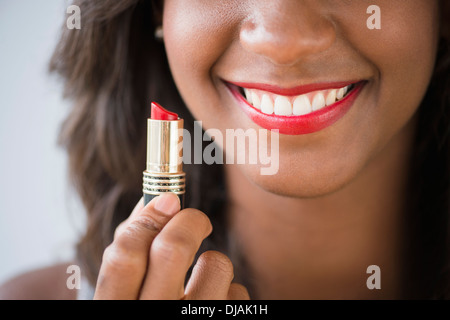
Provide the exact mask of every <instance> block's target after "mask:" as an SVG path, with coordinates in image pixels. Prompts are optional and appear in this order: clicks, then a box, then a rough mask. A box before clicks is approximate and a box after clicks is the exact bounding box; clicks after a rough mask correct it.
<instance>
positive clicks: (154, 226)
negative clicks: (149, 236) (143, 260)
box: [126, 216, 162, 236]
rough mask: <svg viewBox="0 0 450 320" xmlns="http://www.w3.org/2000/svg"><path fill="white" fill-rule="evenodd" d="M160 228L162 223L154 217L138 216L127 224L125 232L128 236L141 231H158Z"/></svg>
mask: <svg viewBox="0 0 450 320" xmlns="http://www.w3.org/2000/svg"><path fill="white" fill-rule="evenodd" d="M161 229H162V225H161V224H160V223H159V222H157V221H156V220H155V219H152V218H150V217H148V216H140V217H138V218H136V219H135V220H133V221H132V222H130V223H129V224H128V226H127V228H126V232H127V233H128V235H130V236H136V235H138V234H140V233H141V232H142V231H144V232H148V231H149V232H152V233H159V232H160V231H161Z"/></svg>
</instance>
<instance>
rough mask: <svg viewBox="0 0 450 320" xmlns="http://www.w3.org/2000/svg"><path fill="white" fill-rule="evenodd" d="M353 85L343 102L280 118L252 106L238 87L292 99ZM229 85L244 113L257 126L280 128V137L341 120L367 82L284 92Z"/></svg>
mask: <svg viewBox="0 0 450 320" xmlns="http://www.w3.org/2000/svg"><path fill="white" fill-rule="evenodd" d="M352 84H354V88H353V89H352V90H351V91H350V92H349V93H348V94H347V96H345V97H344V98H343V99H342V100H340V101H338V102H336V103H334V104H332V105H330V106H326V107H324V108H322V109H320V110H317V111H314V112H312V113H309V114H306V115H302V116H279V115H275V114H265V113H263V112H261V111H260V110H258V109H256V108H255V107H253V106H252V105H251V104H249V103H248V101H247V100H246V99H245V98H244V97H243V96H242V95H241V93H240V92H239V88H238V87H244V88H248V89H259V90H264V91H268V92H272V93H275V94H278V95H284V96H293V95H301V94H305V93H308V92H312V91H318V90H326V89H336V88H342V87H345V86H348V85H352ZM227 85H228V87H229V89H230V90H231V93H232V94H233V95H234V96H235V97H236V99H237V100H238V102H239V105H240V107H241V108H242V110H243V111H244V112H245V113H246V114H247V116H248V117H249V118H250V119H252V120H253V122H255V123H256V124H257V125H259V126H261V127H263V128H265V129H268V130H272V129H278V130H279V133H281V134H286V135H300V134H309V133H314V132H317V131H320V130H322V129H325V128H327V127H329V126H331V125H332V124H334V123H335V122H337V121H338V120H339V119H341V118H342V117H343V116H344V115H345V114H346V113H347V112H348V111H349V110H350V108H351V106H352V105H353V103H354V102H355V100H356V98H357V97H358V96H359V93H360V92H361V89H362V88H363V87H364V85H365V82H358V83H355V82H335V83H326V84H312V85H307V86H302V87H296V88H292V89H281V88H277V87H275V86H270V85H264V84H262V85H260V84H246V83H227Z"/></svg>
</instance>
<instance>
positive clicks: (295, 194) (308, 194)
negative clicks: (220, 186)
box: [240, 164, 358, 199]
mask: <svg viewBox="0 0 450 320" xmlns="http://www.w3.org/2000/svg"><path fill="white" fill-rule="evenodd" d="M260 169H261V167H260V166H259V165H258V166H257V165H252V166H250V165H248V166H245V167H241V168H240V170H241V171H243V172H242V173H243V174H244V175H245V176H246V178H247V179H248V180H249V181H250V182H251V183H252V184H254V185H256V186H258V187H259V188H260V189H262V190H264V191H265V192H268V193H271V194H275V195H278V196H283V197H289V198H304V199H311V198H320V197H324V196H327V195H331V194H333V193H335V192H337V191H339V190H341V189H342V188H344V187H345V186H346V185H348V184H350V183H351V182H352V181H353V180H354V179H355V177H356V176H357V172H358V170H357V169H355V170H352V169H351V168H349V167H348V166H347V168H346V170H342V168H335V169H332V168H327V169H325V168H324V167H320V168H315V169H310V170H305V169H303V170H302V169H299V168H298V167H297V166H295V165H294V166H293V165H289V164H287V165H284V166H283V165H282V164H280V168H279V171H278V173H277V174H275V175H261V174H260Z"/></svg>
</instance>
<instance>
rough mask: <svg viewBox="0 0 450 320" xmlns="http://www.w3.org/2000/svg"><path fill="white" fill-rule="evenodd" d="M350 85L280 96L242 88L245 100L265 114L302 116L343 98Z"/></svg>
mask: <svg viewBox="0 0 450 320" xmlns="http://www.w3.org/2000/svg"><path fill="white" fill-rule="evenodd" d="M350 88H351V86H347V87H345V88H341V89H327V90H320V91H319V90H318V91H314V92H309V93H306V94H302V95H298V96H281V95H277V94H274V93H271V92H267V91H263V90H257V89H247V88H243V90H244V95H245V97H246V99H247V101H248V102H249V103H250V104H251V105H253V107H255V108H256V109H258V110H261V112H263V113H265V114H274V113H275V114H276V115H279V116H292V115H294V116H303V115H306V114H309V113H311V112H314V111H317V110H320V109H322V108H324V107H325V106H331V105H333V104H335V103H336V101H339V100H341V99H343V98H344V97H345V96H346V94H347V92H348V91H349V89H350Z"/></svg>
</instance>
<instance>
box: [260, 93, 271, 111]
mask: <svg viewBox="0 0 450 320" xmlns="http://www.w3.org/2000/svg"><path fill="white" fill-rule="evenodd" d="M261 111H262V112H263V113H266V114H272V113H273V102H272V100H271V99H270V97H269V96H268V95H267V94H265V95H263V97H262V99H261Z"/></svg>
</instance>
